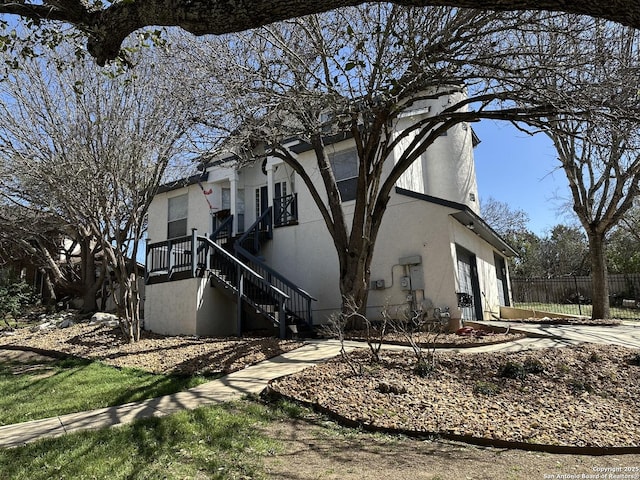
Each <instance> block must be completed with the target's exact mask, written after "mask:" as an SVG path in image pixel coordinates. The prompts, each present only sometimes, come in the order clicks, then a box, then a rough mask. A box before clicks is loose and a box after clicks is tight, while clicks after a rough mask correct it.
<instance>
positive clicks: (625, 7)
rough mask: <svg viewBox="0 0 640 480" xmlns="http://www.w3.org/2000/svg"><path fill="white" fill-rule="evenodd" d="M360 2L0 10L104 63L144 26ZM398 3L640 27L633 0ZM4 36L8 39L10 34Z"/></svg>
mask: <svg viewBox="0 0 640 480" xmlns="http://www.w3.org/2000/svg"><path fill="white" fill-rule="evenodd" d="M362 3H364V2H363V1H362V0H316V1H314V2H307V1H301V0H285V1H282V0H278V1H274V0H253V1H251V2H221V1H209V2H192V1H189V0H171V1H167V0H137V1H135V2H129V1H127V2H125V1H118V2H97V1H91V2H83V1H80V0H65V1H60V0H56V1H53V0H45V1H43V2H39V1H32V2H26V1H19V2H16V1H12V0H3V1H2V2H0V14H10V15H17V16H20V17H22V18H24V19H26V20H28V21H29V22H30V23H31V24H32V25H35V27H36V29H37V30H38V31H39V32H38V33H37V35H35V36H36V37H39V38H40V39H41V40H42V39H44V41H46V42H48V41H50V40H51V39H54V40H55V39H57V38H59V37H60V32H61V29H60V28H59V27H57V26H55V25H54V26H51V22H52V21H53V22H63V23H66V24H70V25H73V26H74V27H75V29H76V31H78V32H80V33H81V34H83V35H86V37H87V38H88V49H89V51H90V52H91V54H92V55H93V56H94V57H95V58H96V59H97V61H98V63H100V64H104V63H105V62H106V61H109V60H113V59H114V58H116V57H117V56H118V54H119V53H120V49H121V45H122V42H123V41H124V39H125V38H127V37H128V36H129V35H130V34H131V33H133V32H135V31H136V30H138V29H140V28H143V27H147V26H157V25H162V26H178V27H182V28H183V29H185V30H186V31H188V32H191V33H193V34H195V35H204V34H223V33H229V32H239V31H243V30H247V29H250V28H256V27H260V26H263V25H267V24H269V23H273V22H276V21H280V20H285V19H290V18H295V17H300V16H303V15H309V14H315V13H320V12H326V11H329V10H332V9H336V8H339V7H347V6H355V5H360V4H362ZM395 3H396V4H397V5H404V6H414V7H425V6H453V7H462V8H480V9H486V10H491V11H500V10H502V11H505V10H506V11H509V10H511V11H513V10H547V11H565V12H570V13H577V14H585V15H593V16H599V17H603V18H606V19H609V20H614V21H616V22H620V23H622V24H624V25H630V26H632V27H636V28H637V27H640V7H639V6H638V4H637V3H636V2H634V1H633V0H619V1H618V2H615V3H610V2H601V1H599V0H571V1H559V0H395ZM5 40H10V39H9V38H8V37H7V38H6V39H5Z"/></svg>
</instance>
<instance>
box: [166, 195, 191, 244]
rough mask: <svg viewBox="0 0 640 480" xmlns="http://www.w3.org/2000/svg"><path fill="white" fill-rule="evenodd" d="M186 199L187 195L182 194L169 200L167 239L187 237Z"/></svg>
mask: <svg viewBox="0 0 640 480" xmlns="http://www.w3.org/2000/svg"><path fill="white" fill-rule="evenodd" d="M187 198H188V197H187V195H186V194H184V195H179V196H177V197H171V198H170V199H169V215H168V217H169V218H168V228H167V238H176V237H184V236H186V235H187V212H188V203H187Z"/></svg>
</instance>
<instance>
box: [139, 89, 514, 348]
mask: <svg viewBox="0 0 640 480" xmlns="http://www.w3.org/2000/svg"><path fill="white" fill-rule="evenodd" d="M436 102H437V100H434V101H433V103H434V105H427V106H426V108H425V105H422V106H421V108H420V109H417V108H415V107H414V111H408V112H406V114H405V115H404V117H405V120H402V119H401V120H399V121H400V122H401V121H411V118H410V117H411V115H424V114H425V113H424V112H427V111H429V110H430V109H431V108H432V107H433V108H436V107H437V105H435V104H436ZM341 138H342V137H341ZM477 140H478V139H477V138H476V136H475V134H474V132H473V130H472V129H471V127H470V126H469V125H467V124H458V125H456V126H454V127H452V128H451V129H449V130H448V131H447V134H446V135H443V136H440V137H439V138H438V139H437V140H436V141H435V143H434V144H433V145H431V146H430V147H429V149H428V150H427V152H426V153H425V154H423V155H422V157H421V158H420V159H419V160H417V161H416V162H415V163H414V164H413V165H412V166H411V168H409V169H408V170H407V171H406V172H405V173H404V175H403V176H402V177H401V178H400V180H399V181H398V182H397V184H396V188H395V191H394V192H393V193H392V197H391V200H390V202H389V204H388V208H387V211H386V213H385V216H384V220H383V223H382V227H381V230H380V233H379V236H378V240H377V243H376V246H375V250H374V252H375V253H374V255H375V256H374V260H373V262H372V265H371V285H370V289H371V290H370V293H369V296H368V305H367V315H368V316H369V317H370V318H372V319H376V318H379V317H380V312H381V310H382V309H383V308H388V309H391V310H402V309H406V310H408V311H416V310H421V311H422V312H423V314H424V315H428V316H437V315H438V312H440V315H442V314H443V312H448V314H449V315H450V316H451V318H453V319H463V320H474V319H482V318H489V317H491V316H496V315H498V314H499V308H500V306H501V305H509V303H510V289H509V282H508V275H507V262H506V257H508V256H512V255H514V254H515V252H514V251H513V250H512V249H511V248H510V247H509V245H507V244H506V243H505V242H504V240H502V239H501V238H500V237H499V236H498V235H497V234H496V233H495V232H494V231H493V230H492V229H491V228H490V227H489V226H488V225H487V224H486V223H485V222H484V221H483V220H482V218H481V217H480V216H479V199H478V191H477V184H476V175H475V167H474V159H473V148H474V146H475V144H476V142H477ZM288 147H289V149H290V151H292V152H294V153H295V155H297V158H298V160H299V161H300V162H301V163H302V164H303V165H305V169H306V170H305V171H306V172H308V174H309V175H310V176H311V177H312V178H314V179H317V181H318V182H320V181H321V179H320V176H319V174H318V172H317V164H316V162H315V157H314V153H313V152H312V151H311V150H310V147H309V146H308V145H307V144H305V143H304V142H302V141H299V140H295V139H293V140H291V141H290V144H289V145H288ZM329 148H330V149H331V154H330V158H331V164H332V168H333V171H334V175H335V177H336V180H337V182H338V188H339V191H340V193H341V200H342V202H343V208H344V209H345V212H346V213H347V214H348V213H349V211H350V209H351V211H353V204H354V203H355V202H354V201H353V198H354V195H355V186H356V181H355V179H356V177H357V174H358V173H357V157H356V152H355V148H354V143H353V140H352V139H349V138H342V139H338V140H334V141H333V143H331V144H330V146H329ZM388 161H389V162H393V161H394V159H393V158H389V159H388ZM307 166H308V168H307ZM148 237H149V238H148V245H147V287H146V299H145V300H146V301H145V304H146V315H145V328H147V329H150V330H152V331H155V332H158V333H163V334H192V335H212V336H221V335H232V334H239V333H241V332H244V331H246V330H248V329H251V328H260V327H264V326H267V327H268V326H278V327H279V331H280V334H281V335H286V334H287V332H288V329H289V328H292V327H289V324H292V323H295V322H297V323H298V324H303V323H305V322H306V323H310V324H313V325H318V324H322V323H323V322H326V321H327V319H328V318H329V316H330V315H332V314H334V313H336V312H339V311H340V308H341V302H342V299H341V295H340V290H339V286H338V279H339V270H338V261H337V258H336V253H335V247H334V245H333V243H332V240H331V237H330V235H329V233H328V231H327V227H326V225H325V223H324V221H323V219H322V217H321V214H320V211H319V209H318V208H317V206H316V204H315V203H314V201H313V199H312V197H311V195H310V193H309V191H308V189H307V188H306V186H305V184H304V183H303V181H301V179H300V178H299V176H298V174H297V173H295V172H294V171H293V169H292V168H291V167H289V166H288V165H287V164H286V163H283V162H282V161H281V160H279V159H277V158H272V157H267V158H266V159H265V160H264V161H263V162H261V163H256V164H252V165H243V164H240V163H239V162H238V161H237V159H236V158H235V157H233V156H228V157H223V158H218V159H216V160H215V161H210V162H209V163H207V164H206V165H204V167H203V171H202V173H201V174H197V175H194V176H193V177H190V178H187V179H183V180H181V181H178V182H174V183H172V184H169V185H165V186H163V187H162V188H161V189H160V190H159V192H158V194H157V195H156V196H155V198H154V200H153V202H152V204H151V206H150V208H149V227H148ZM444 316H446V315H444Z"/></svg>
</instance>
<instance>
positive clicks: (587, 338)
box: [0, 322, 640, 448]
mask: <svg viewBox="0 0 640 480" xmlns="http://www.w3.org/2000/svg"><path fill="white" fill-rule="evenodd" d="M484 323H487V324H492V325H493V324H495V325H496V326H506V325H509V326H511V327H512V330H515V328H514V325H513V324H507V323H506V322H484ZM521 325H524V324H518V327H517V328H518V329H520V330H523V331H527V332H529V333H534V334H537V335H540V337H538V338H523V339H521V340H517V341H514V342H509V343H502V344H497V345H485V346H481V347H476V348H460V349H442V350H443V351H458V352H463V353H474V352H516V351H523V350H531V349H538V348H548V347H562V346H568V345H575V344H579V343H582V342H594V341H597V342H598V343H615V344H620V345H625V346H634V347H638V348H640V327H624V328H623V327H622V326H620V327H571V328H564V327H565V326H562V327H560V326H548V325H524V326H522V327H521ZM592 329H595V330H592ZM363 346H366V344H364V343H363V342H345V348H346V349H347V350H353V349H355V348H360V347H363ZM385 348H386V349H390V350H406V349H407V348H408V347H402V346H393V345H389V346H385ZM439 351H440V350H439ZM339 354H340V343H339V342H338V341H336V340H311V341H309V342H308V343H307V344H306V345H304V346H302V347H300V348H298V349H296V350H293V351H291V352H287V353H285V354H283V355H279V356H277V357H274V358H271V359H269V360H265V361H263V362H260V363H258V364H256V365H252V366H250V367H247V368H245V369H243V370H239V371H237V372H233V373H231V374H229V375H226V376H225V377H222V378H220V379H217V380H213V381H211V382H207V383H204V384H202V385H199V386H198V387H195V388H192V389H189V390H186V391H184V392H179V393H175V394H172V395H166V396H163V397H158V398H153V399H150V400H144V401H141V402H134V403H127V404H124V405H118V406H115V407H108V408H101V409H98V410H91V411H86V412H78V413H70V414H67V415H60V416H58V417H52V418H45V419H42V420H34V421H31V422H24V423H18V424H15V425H6V426H4V427H0V448H1V447H15V446H18V445H24V444H26V443H29V442H33V441H35V440H38V439H40V438H45V437H55V436H59V435H64V434H65V433H70V432H75V431H79V430H87V429H97V428H105V427H112V426H118V425H124V424H127V423H131V422H133V421H135V420H138V419H140V418H146V417H161V416H165V415H170V414H172V413H175V412H178V411H180V410H187V409H194V408H197V407H201V406H205V405H211V404H216V403H221V402H228V401H232V400H237V399H240V398H242V397H243V396H245V395H247V394H258V393H260V392H261V391H262V390H263V389H264V388H265V387H266V386H267V383H268V382H269V381H271V380H273V379H276V378H279V377H282V376H285V375H291V374H293V373H296V372H299V371H301V370H303V369H305V368H308V367H310V366H312V365H315V364H317V363H320V362H323V361H326V360H328V359H330V358H333V357H335V356H337V355H339Z"/></svg>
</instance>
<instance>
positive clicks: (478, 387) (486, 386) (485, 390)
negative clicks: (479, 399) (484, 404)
mask: <svg viewBox="0 0 640 480" xmlns="http://www.w3.org/2000/svg"><path fill="white" fill-rule="evenodd" d="M473 393H475V394H477V395H488V396H493V395H497V394H498V393H500V387H499V386H498V385H496V384H495V383H491V382H478V383H476V384H475V385H474V387H473Z"/></svg>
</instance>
